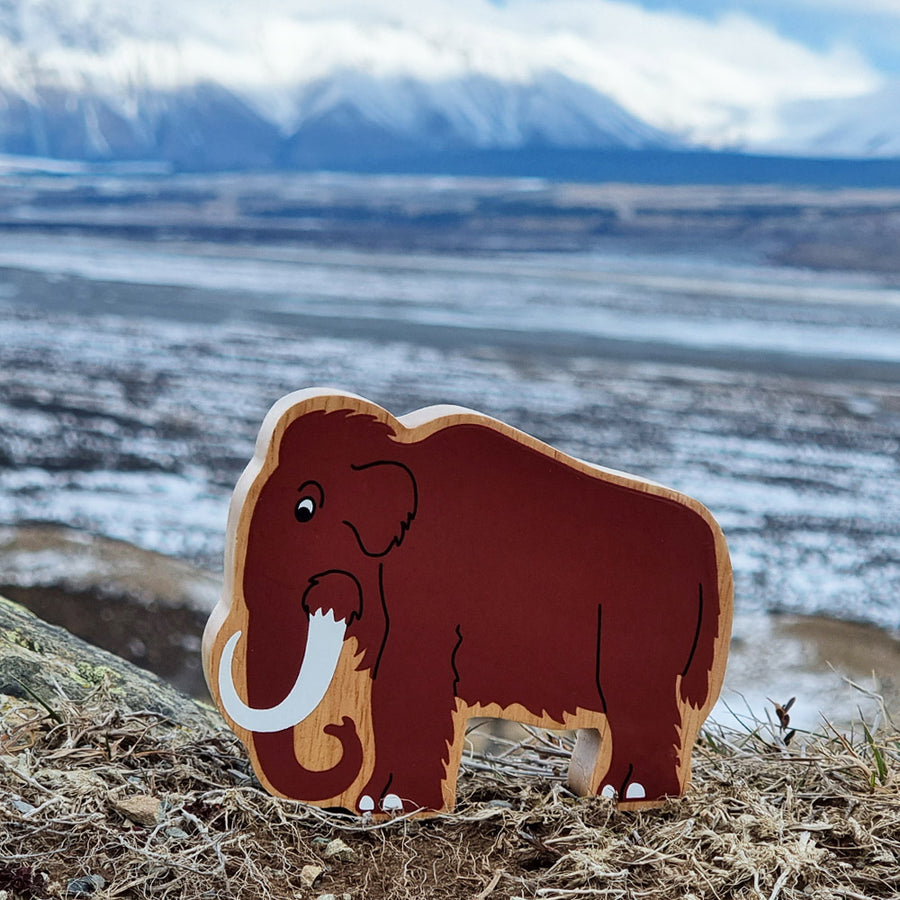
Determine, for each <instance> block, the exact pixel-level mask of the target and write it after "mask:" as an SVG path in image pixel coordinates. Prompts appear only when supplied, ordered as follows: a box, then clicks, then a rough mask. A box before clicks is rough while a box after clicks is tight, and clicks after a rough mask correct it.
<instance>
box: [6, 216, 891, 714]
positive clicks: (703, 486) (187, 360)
mask: <svg viewBox="0 0 900 900" xmlns="http://www.w3.org/2000/svg"><path fill="white" fill-rule="evenodd" d="M314 385H324V386H333V387H338V388H341V389H344V390H350V391H354V392H356V393H360V394H362V395H364V396H366V397H369V398H370V399H373V400H375V401H376V402H378V403H380V404H382V405H383V406H386V407H387V408H388V409H390V410H391V411H392V412H394V413H397V414H402V413H405V412H408V411H410V410H412V409H415V408H418V407H421V406H426V405H431V404H435V403H455V404H460V405H464V406H468V407H473V408H476V409H479V410H481V411H483V412H485V413H488V414H490V415H493V416H496V417H498V418H500V419H502V420H504V421H507V422H509V423H511V424H513V425H515V426H517V427H519V428H521V429H523V430H525V431H528V432H530V433H532V434H534V435H536V436H537V437H539V438H541V439H543V440H545V441H547V442H549V443H551V444H554V445H555V446H558V447H560V448H561V449H563V450H564V451H566V452H568V453H570V454H573V455H575V456H578V457H581V458H584V459H587V460H590V461H592V462H596V463H599V464H601V465H604V466H608V467H611V468H615V469H620V470H625V471H630V472H633V473H635V474H638V475H641V476H644V477H647V478H650V479H653V480H656V481H660V482H662V483H665V484H668V485H670V486H672V487H674V488H677V489H678V490H681V491H684V492H686V493H688V494H691V495H693V496H695V497H697V498H698V499H699V500H701V501H702V502H703V503H704V504H706V505H707V506H708V507H709V508H710V509H711V510H712V512H713V514H714V515H715V516H716V517H717V518H718V520H719V521H720V523H721V524H722V526H723V528H724V530H725V533H726V536H727V537H728V541H729V545H730V548H731V552H732V557H733V562H734V568H735V576H736V595H737V601H736V602H737V610H738V614H739V628H738V634H739V635H740V622H741V621H750V620H752V619H753V618H754V617H756V616H758V615H760V614H762V613H764V612H768V611H773V610H777V611H786V612H794V613H818V614H824V615H826V616H829V617H834V618H841V619H852V620H855V621H861V622H867V623H871V624H875V625H879V626H882V627H884V628H887V629H890V630H893V631H895V632H897V631H900V282H898V281H897V279H894V280H893V282H892V281H891V280H890V279H887V278H885V277H880V276H875V275H869V274H865V273H862V274H840V273H838V274H835V273H828V272H813V271H806V270H799V269H792V268H788V267H778V266H773V265H768V264H766V263H765V262H763V261H762V260H761V259H758V258H751V257H750V255H749V254H748V255H747V256H745V257H741V256H740V255H735V254H731V256H730V257H729V256H727V255H726V256H724V257H721V256H715V255H712V254H710V253H707V252H704V251H702V250H697V251H696V252H693V253H688V252H683V251H679V252H663V251H659V252H651V251H650V250H648V249H647V247H646V246H644V247H635V246H627V245H625V244H621V245H609V246H606V247H605V248H598V249H595V250H581V251H578V252H571V253H539V252H519V253H516V252H509V251H507V250H498V251H495V252H492V251H490V249H485V248H483V247H482V248H481V249H480V250H479V252H478V253H461V252H456V253H454V252H447V251H444V252H434V251H431V252H429V251H426V250H418V251H411V252H398V251H393V250H389V249H381V250H378V249H371V248H370V249H365V250H362V249H352V248H347V247H343V248H341V247H328V246H320V247H311V246H301V245H296V246H295V245H291V244H288V243H285V242H270V243H263V244H259V243H256V244H252V245H251V244H241V243H231V244H227V245H224V244H219V243H215V242H202V241H184V240H182V241H178V240H171V241H168V242H159V241H149V240H140V239H129V240H126V239H123V238H118V237H115V236H109V235H107V236H96V235H94V236H86V235H84V234H77V233H76V234H65V233H60V234H41V233H22V234H17V233H15V232H7V233H6V234H4V235H3V236H2V239H0V525H2V526H7V525H16V524H20V523H23V522H48V523H50V522H52V523H62V524H66V525H70V526H74V527H77V528H82V529H86V530H89V531H92V532H95V533H98V534H102V535H106V536H110V537H114V538H121V539H124V540H126V541H130V542H132V543H134V544H136V545H138V546H140V547H144V548H148V549H153V550H158V551H161V552H163V553H166V554H170V555H175V556H179V557H182V558H186V559H189V560H192V561H194V562H198V563H200V564H201V565H203V566H204V567H206V568H208V569H210V570H213V571H215V570H216V569H217V568H218V567H219V566H220V565H221V562H220V561H221V554H222V546H223V532H224V526H225V518H226V511H227V505H228V500H229V495H230V491H231V488H232V487H233V485H234V482H235V481H236V479H237V477H238V475H239V474H240V471H241V469H242V468H243V466H244V465H245V464H246V462H247V461H248V460H249V458H250V456H251V455H252V452H253V443H254V439H255V435H256V431H257V428H258V426H259V424H260V422H261V420H262V418H263V416H264V414H265V412H266V410H267V409H268V407H269V406H270V405H271V404H272V403H273V402H274V401H275V400H276V399H277V398H278V397H280V396H281V395H283V394H285V393H287V392H289V391H292V390H296V389H297V388H301V387H306V386H314ZM784 699H786V698H784Z"/></svg>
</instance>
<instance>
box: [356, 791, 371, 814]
mask: <svg viewBox="0 0 900 900" xmlns="http://www.w3.org/2000/svg"><path fill="white" fill-rule="evenodd" d="M359 809H360V812H372V810H373V809H375V801H374V800H373V799H372V798H371V797H370V796H369V795H368V794H363V796H362V797H360V798H359Z"/></svg>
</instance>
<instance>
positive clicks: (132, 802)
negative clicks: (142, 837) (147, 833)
mask: <svg viewBox="0 0 900 900" xmlns="http://www.w3.org/2000/svg"><path fill="white" fill-rule="evenodd" d="M110 803H111V805H112V807H113V809H114V810H115V811H116V812H118V813H121V814H122V815H123V816H125V817H126V818H128V819H131V821H132V822H134V823H135V824H136V825H146V826H148V827H152V826H153V825H156V823H157V822H158V821H159V819H160V814H161V812H162V800H160V799H159V797H151V796H150V795H149V794H136V795H135V796H133V797H125V798H123V799H122V800H112V801H110Z"/></svg>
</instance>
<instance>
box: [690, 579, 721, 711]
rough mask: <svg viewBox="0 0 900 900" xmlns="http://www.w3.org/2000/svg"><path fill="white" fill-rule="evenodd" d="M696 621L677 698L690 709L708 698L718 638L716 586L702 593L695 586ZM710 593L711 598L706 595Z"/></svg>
mask: <svg viewBox="0 0 900 900" xmlns="http://www.w3.org/2000/svg"><path fill="white" fill-rule="evenodd" d="M697 587H698V591H697V620H696V629H695V632H694V639H693V643H692V644H691V647H690V652H689V653H688V656H687V660H686V663H685V666H684V669H683V670H682V672H681V699H682V700H683V701H684V702H685V703H690V704H691V706H694V707H701V706H703V705H704V704H705V703H706V701H707V699H708V698H709V692H710V684H711V678H710V676H711V673H712V668H713V661H714V659H715V652H716V640H717V638H718V636H719V602H718V601H719V598H718V590H717V585H716V584H715V582H713V585H712V590H709V589H707V591H706V592H704V590H703V582H700V583H699V584H698V586H697ZM710 594H712V596H710Z"/></svg>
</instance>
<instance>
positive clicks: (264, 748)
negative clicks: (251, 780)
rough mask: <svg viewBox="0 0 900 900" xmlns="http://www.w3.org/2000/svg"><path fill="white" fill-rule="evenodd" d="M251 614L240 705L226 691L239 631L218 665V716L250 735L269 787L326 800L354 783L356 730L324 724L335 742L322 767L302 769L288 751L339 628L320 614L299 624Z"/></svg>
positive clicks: (311, 705)
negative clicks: (334, 755)
mask: <svg viewBox="0 0 900 900" xmlns="http://www.w3.org/2000/svg"><path fill="white" fill-rule="evenodd" d="M292 619H293V620H292V621H285V620H284V619H282V620H279V619H278V617H269V618H268V619H265V618H264V619H263V620H262V621H259V619H258V617H254V616H252V615H251V618H250V623H249V626H248V638H247V639H248V644H247V678H246V682H247V685H248V697H247V700H248V702H247V704H244V703H243V701H241V699H240V697H239V696H238V695H237V692H236V691H235V690H234V685H233V681H232V678H231V663H232V658H233V655H234V648H235V646H236V645H237V643H238V641H239V640H240V637H241V635H240V632H238V633H236V634H235V635H232V637H231V638H230V639H229V641H228V644H227V645H226V647H225V651H224V652H223V654H222V661H221V664H220V667H219V689H220V694H221V696H222V703H223V707H224V709H225V711H226V713H227V714H228V715H229V716H230V717H231V718H232V719H233V720H234V721H235V722H236V723H237V724H238V725H240V726H241V727H243V728H246V729H247V730H249V731H252V732H253V743H254V746H255V748H256V756H257V760H258V763H259V768H260V769H261V771H262V773H263V774H264V775H265V777H266V779H267V780H268V781H269V783H270V784H271V786H272V787H273V788H274V789H275V790H276V791H277V792H278V793H281V794H284V795H286V796H289V797H294V798H297V799H305V800H311V801H315V800H327V799H329V798H331V797H335V796H337V795H338V794H340V793H341V792H342V791H344V790H345V789H346V788H347V787H348V786H349V785H350V784H351V783H352V782H353V780H354V779H355V778H356V776H357V774H358V773H359V771H360V769H361V767H362V762H363V751H362V745H361V743H360V740H359V737H358V735H357V733H356V727H355V725H354V723H353V721H352V720H351V719H349V718H348V717H345V718H344V719H343V721H342V723H341V724H340V725H328V726H327V727H326V728H325V732H326V733H327V734H331V735H333V736H334V737H337V738H338V739H339V740H340V742H341V745H342V748H343V752H342V756H341V759H340V760H339V761H338V762H337V763H336V764H335V765H334V766H333V767H331V768H330V769H326V770H324V771H315V770H311V769H307V768H306V767H305V766H303V765H302V763H301V762H300V761H299V760H298V759H297V756H296V753H295V751H294V734H293V726H294V725H296V724H297V723H299V722H301V721H302V720H303V719H305V718H306V717H307V716H308V715H309V714H310V713H311V712H312V711H313V710H314V709H315V708H316V706H318V704H319V703H320V702H321V700H322V698H323V697H324V695H325V693H326V691H327V690H328V686H329V684H330V683H331V679H332V676H333V674H334V671H335V668H336V666H337V661H338V657H339V656H340V652H341V647H342V645H343V637H344V630H345V623H344V622H343V621H341V620H338V621H335V619H334V615H333V613H331V612H327V613H323V612H322V611H321V610H320V611H317V612H316V613H314V614H313V615H312V616H311V617H310V619H309V620H308V621H307V619H306V617H305V616H302V615H301V616H298V617H292Z"/></svg>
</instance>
